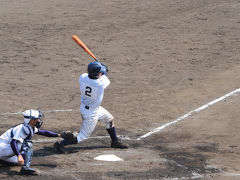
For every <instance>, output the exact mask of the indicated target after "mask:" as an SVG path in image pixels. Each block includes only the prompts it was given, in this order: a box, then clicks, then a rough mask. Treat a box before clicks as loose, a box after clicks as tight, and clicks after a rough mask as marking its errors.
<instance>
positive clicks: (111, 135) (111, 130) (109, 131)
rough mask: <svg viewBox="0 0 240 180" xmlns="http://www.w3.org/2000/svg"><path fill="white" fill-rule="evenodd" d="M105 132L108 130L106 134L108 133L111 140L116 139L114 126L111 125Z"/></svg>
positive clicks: (114, 140)
mask: <svg viewBox="0 0 240 180" xmlns="http://www.w3.org/2000/svg"><path fill="white" fill-rule="evenodd" d="M107 132H108V134H109V135H110V137H111V140H112V142H116V141H118V138H117V135H116V129H115V127H112V128H110V129H107Z"/></svg>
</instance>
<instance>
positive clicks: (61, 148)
mask: <svg viewBox="0 0 240 180" xmlns="http://www.w3.org/2000/svg"><path fill="white" fill-rule="evenodd" d="M53 147H54V149H55V150H56V151H57V152H58V153H66V150H65V148H64V146H63V145H62V144H60V143H59V142H55V143H54V145H53Z"/></svg>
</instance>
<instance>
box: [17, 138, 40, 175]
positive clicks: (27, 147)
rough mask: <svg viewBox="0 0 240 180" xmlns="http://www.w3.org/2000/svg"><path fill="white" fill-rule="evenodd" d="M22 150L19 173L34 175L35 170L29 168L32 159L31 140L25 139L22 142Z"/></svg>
mask: <svg viewBox="0 0 240 180" xmlns="http://www.w3.org/2000/svg"><path fill="white" fill-rule="evenodd" d="M23 152H24V165H23V167H22V168H21V170H20V173H19V174H20V175H36V171H35V170H34V169H33V168H30V164H31V161H32V155H33V151H32V141H25V142H24V143H23Z"/></svg>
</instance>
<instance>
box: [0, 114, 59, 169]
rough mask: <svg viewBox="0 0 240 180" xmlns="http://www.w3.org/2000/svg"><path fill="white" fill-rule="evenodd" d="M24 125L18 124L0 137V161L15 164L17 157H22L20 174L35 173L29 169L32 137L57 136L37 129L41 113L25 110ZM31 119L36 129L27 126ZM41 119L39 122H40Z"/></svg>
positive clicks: (39, 124)
mask: <svg viewBox="0 0 240 180" xmlns="http://www.w3.org/2000/svg"><path fill="white" fill-rule="evenodd" d="M23 115H24V123H22V124H18V125H16V126H14V127H12V128H10V129H8V130H7V131H6V132H5V133H3V134H2V135H1V136H0V160H2V161H6V162H10V163H14V164H17V163H18V155H20V154H21V155H22V156H23V159H24V166H23V167H22V169H21V171H20V172H24V171H27V172H29V171H30V172H35V170H34V169H32V168H30V164H31V160H32V154H33V152H32V141H31V139H32V137H33V135H34V134H39V135H43V136H48V137H58V134H57V133H55V132H52V131H48V130H41V129H39V128H40V127H41V125H42V123H43V117H44V115H43V113H42V112H41V111H38V110H33V109H30V110H27V111H25V112H23ZM31 119H36V120H38V122H37V124H36V127H32V126H30V125H29V122H30V120H31ZM40 119H41V120H40Z"/></svg>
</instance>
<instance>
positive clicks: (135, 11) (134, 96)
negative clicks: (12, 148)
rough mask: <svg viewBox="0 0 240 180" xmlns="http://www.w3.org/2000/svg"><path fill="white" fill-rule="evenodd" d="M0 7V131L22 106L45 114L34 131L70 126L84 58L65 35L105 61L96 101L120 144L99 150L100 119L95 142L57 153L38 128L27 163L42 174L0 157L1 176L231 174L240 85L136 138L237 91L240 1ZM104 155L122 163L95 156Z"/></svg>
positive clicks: (11, 3) (238, 146)
mask: <svg viewBox="0 0 240 180" xmlns="http://www.w3.org/2000/svg"><path fill="white" fill-rule="evenodd" d="M0 3H1V6H0V54H1V58H0V64H1V66H0V75H1V78H0V87H1V88H0V99H1V103H0V113H1V116H0V118H1V121H0V133H3V132H5V131H6V130H7V129H8V128H10V127H11V126H13V125H15V124H17V123H19V122H21V121H22V117H21V115H19V114H18V112H21V111H23V110H26V109H29V108H38V109H41V110H42V111H43V112H44V113H45V117H46V118H45V122H44V125H43V129H49V130H53V131H56V132H60V131H62V130H73V131H78V130H79V127H80V124H81V116H80V113H79V105H80V100H79V96H80V92H79V85H78V77H79V75H80V74H82V73H83V72H86V67H87V64H88V63H89V62H90V61H92V59H91V57H90V56H89V55H87V54H86V53H85V52H84V51H83V50H82V49H81V48H80V47H78V46H77V45H76V44H75V43H74V42H73V41H72V39H71V36H72V35H74V34H75V35H78V36H79V37H80V39H82V40H83V41H84V42H85V43H86V44H87V46H88V47H89V48H90V50H91V51H92V52H93V53H94V54H95V55H96V56H97V57H98V58H99V59H101V61H102V62H104V63H105V64H106V65H107V66H108V67H109V71H110V72H109V78H110V80H111V85H110V86H109V87H108V89H107V90H106V91H105V95H104V101H103V104H102V105H103V106H104V107H105V108H106V109H107V110H109V111H110V112H111V113H112V114H113V116H114V117H115V124H116V128H117V133H118V134H119V135H122V136H124V137H125V138H123V141H124V142H126V143H129V145H130V148H129V149H127V150H114V149H111V148H109V144H110V139H109V138H105V136H107V132H106V130H105V127H104V124H101V123H100V124H98V126H97V128H96V130H95V131H94V133H93V135H92V137H95V138H90V139H89V140H87V141H85V142H83V143H82V144H78V145H75V146H74V145H73V146H69V147H67V150H68V153H67V154H56V152H55V151H54V149H53V147H52V145H53V143H54V141H55V139H52V141H49V138H48V139H46V138H44V137H41V136H37V135H36V136H35V137H34V140H35V143H34V157H33V162H32V166H33V168H36V169H37V170H38V171H39V172H40V175H39V176H34V177H22V176H19V175H18V171H19V169H20V167H19V166H6V165H3V164H0V178H1V179H9V180H10V179H34V180H40V179H44V180H52V179H53V180H55V179H58V180H62V179H70V180H71V179H84V180H85V179H86V180H88V179H96V180H97V179H109V180H115V179H214V180H215V179H220V180H221V179H229V180H232V179H239V178H240V164H239V161H240V153H239V152H240V131H239V128H240V122H239V105H240V98H239V93H235V94H234V95H233V96H230V97H228V98H226V99H225V100H223V101H219V102H218V103H216V104H214V105H212V106H209V107H208V108H206V109H204V110H202V111H200V112H196V113H193V114H192V115H191V116H189V117H187V118H185V119H184V120H182V121H179V122H178V123H176V124H174V125H172V126H169V127H167V128H165V129H163V130H161V131H160V132H158V133H155V134H153V135H151V136H148V137H146V138H143V139H141V140H137V139H138V138H139V137H141V136H142V135H144V134H146V133H148V132H149V131H151V130H153V129H155V128H157V127H160V126H162V125H164V124H166V123H168V122H172V121H174V120H176V119H177V118H179V117H181V116H182V115H184V114H186V113H188V112H190V111H192V110H194V109H196V108H198V107H201V106H202V105H204V104H207V103H209V102H211V101H212V100H215V99H217V98H219V97H222V96H223V95H225V94H227V93H229V92H231V91H233V90H235V89H238V88H239V82H240V73H239V71H240V59H239V52H240V38H239V32H240V31H239V29H240V10H239V9H240V1H239V0H171V1H170V0H148V1H144V0H131V1H115V0H104V1H103V0H98V1H97V0H88V1H74V0H67V1H63V0H51V1H49V0H41V1H36V0H35V1H30V0H22V1H15V0H8V1H4V0H0ZM56 110H64V111H56ZM15 113H16V114H15ZM42 139H45V140H46V141H45V142H39V141H40V140H42ZM104 154H114V155H116V156H118V157H119V158H121V159H123V161H118V162H106V161H97V160H95V159H94V158H95V157H97V156H98V155H104Z"/></svg>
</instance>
